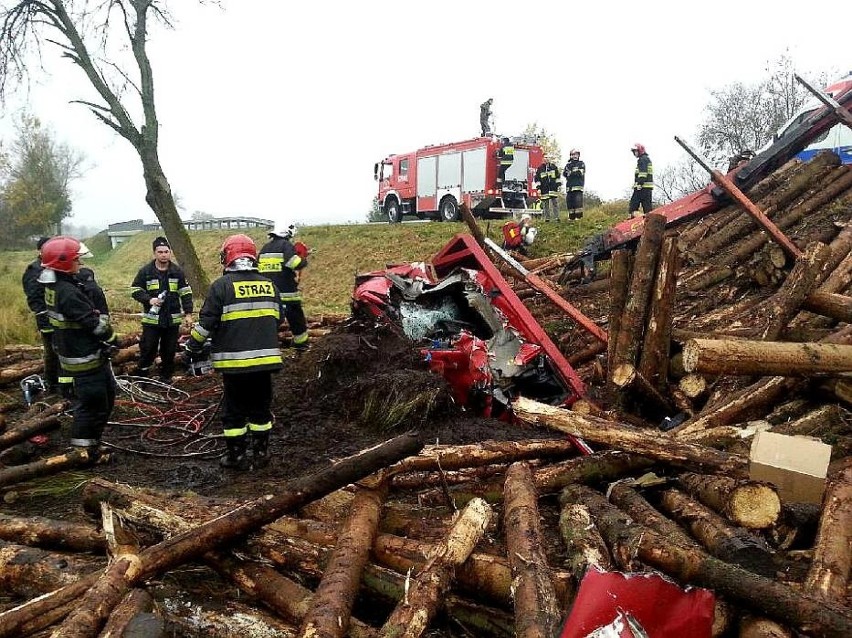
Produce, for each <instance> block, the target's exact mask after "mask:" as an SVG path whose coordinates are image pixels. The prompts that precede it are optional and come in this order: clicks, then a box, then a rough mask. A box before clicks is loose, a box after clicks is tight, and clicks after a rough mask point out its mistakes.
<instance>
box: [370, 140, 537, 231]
mask: <svg viewBox="0 0 852 638" xmlns="http://www.w3.org/2000/svg"><path fill="white" fill-rule="evenodd" d="M503 139H504V138H502V137H500V136H496V135H495V136H489V137H477V138H473V139H470V140H465V141H463V142H453V143H451V144H437V145H435V146H426V147H424V148H421V149H418V150H416V151H414V152H411V153H402V154H398V155H389V156H388V157H386V158H385V159H383V160H382V161H381V162H377V163H376V164H375V166H374V167H373V177H374V178H375V180H376V181H378V183H379V193H378V201H379V205H380V206H381V209H382V211H383V212H384V213H385V214H386V215H387V218H388V221H389V222H391V223H397V222H401V221H402V218H403V215H407V214H412V215H416V216H417V217H418V218H419V219H426V218H427V217H437V219H438V220H439V221H456V220H457V219H458V218H459V205H460V204H462V203H465V204H467V206H468V207H469V208H470V210H471V212H473V214H474V215H476V216H479V217H489V216H490V217H503V216H517V215H518V214H519V213H520V212H522V211H524V210H526V209H527V208H528V207H530V206H531V205H532V204H533V203H534V202H536V201H538V196H539V192H538V191H537V190H536V189H535V188H534V186H535V184H534V180H535V171H536V169H537V168H538V167H539V166H540V165H541V164H542V162H543V161H544V153H543V152H542V150H541V147H540V146H538V145H537V144H536V143H535V140H532V139H528V138H524V137H514V138H509V140H510V141H511V142H512V145H513V146H514V149H515V153H514V160H513V162H512V164H511V165H510V166H509V167H508V168H507V169H506V172H505V175H504V176H503V178H502V182H501V180H500V156H499V153H500V149H501V148H502V146H503V141H502V140H503Z"/></svg>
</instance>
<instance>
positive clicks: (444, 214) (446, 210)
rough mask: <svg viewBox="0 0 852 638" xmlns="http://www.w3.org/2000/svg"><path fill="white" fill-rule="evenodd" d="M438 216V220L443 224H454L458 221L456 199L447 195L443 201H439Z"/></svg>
mask: <svg viewBox="0 0 852 638" xmlns="http://www.w3.org/2000/svg"><path fill="white" fill-rule="evenodd" d="M438 210H439V215H438V219H440V220H441V221H443V222H454V221H458V218H459V205H458V204H457V203H456V198H455V197H453V196H451V195H447V196H446V197H445V198H444V199H442V200H441V206H440V207H439V209H438Z"/></svg>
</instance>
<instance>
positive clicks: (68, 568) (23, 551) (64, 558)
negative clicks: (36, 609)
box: [0, 541, 104, 598]
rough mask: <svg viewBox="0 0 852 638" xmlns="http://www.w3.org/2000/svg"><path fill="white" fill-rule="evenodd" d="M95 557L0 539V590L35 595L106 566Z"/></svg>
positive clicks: (49, 590) (17, 594)
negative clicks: (38, 547) (48, 549)
mask: <svg viewBox="0 0 852 638" xmlns="http://www.w3.org/2000/svg"><path fill="white" fill-rule="evenodd" d="M103 564H104V561H103V560H101V559H98V558H94V557H92V556H85V555H77V554H67V553H58V552H49V551H46V550H43V549H35V548H33V547H27V546H25V545H16V544H14V543H6V542H2V541H0V591H3V592H4V593H6V594H14V595H16V596H21V597H27V598H33V597H35V596H40V595H42V594H45V593H48V592H51V591H53V590H54V589H57V588H58V587H63V586H65V585H68V584H70V583H74V582H76V581H77V580H78V579H79V578H80V577H81V576H85V575H86V574H90V573H92V572H94V571H96V570H98V569H99V568H101V567H103Z"/></svg>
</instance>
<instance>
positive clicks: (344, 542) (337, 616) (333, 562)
mask: <svg viewBox="0 0 852 638" xmlns="http://www.w3.org/2000/svg"><path fill="white" fill-rule="evenodd" d="M386 496H387V485H386V484H385V485H384V486H383V487H382V488H379V489H377V490H359V491H358V492H357V493H356V494H355V499H354V500H353V501H352V511H351V513H350V516H349V518H348V519H347V520H346V522H345V523H344V525H343V527H342V528H341V530H340V534H339V535H338V537H337V543H336V545H335V547H334V550H333V551H332V554H331V557H330V558H329V560H328V564H327V566H326V569H325V573H324V574H323V577H322V580H321V581H320V584H319V585H318V586H317V589H316V592H315V593H314V597H313V600H312V601H311V608H310V609H309V610H308V613H307V615H306V617H305V618H304V620H303V621H302V626H301V627H300V629H299V635H300V636H302V638H313V637H316V638H335V637H339V638H342V637H343V636H346V635H347V633H348V631H349V618H350V615H351V614H352V606H353V605H354V603H355V596H356V595H357V593H358V585H359V582H360V580H361V572H362V571H363V570H364V566H365V565H366V564H367V560H368V558H369V555H370V548H371V547H372V546H373V542H374V541H375V539H376V534H377V532H378V525H379V516H380V514H381V509H382V503H383V502H384V500H385V497H386Z"/></svg>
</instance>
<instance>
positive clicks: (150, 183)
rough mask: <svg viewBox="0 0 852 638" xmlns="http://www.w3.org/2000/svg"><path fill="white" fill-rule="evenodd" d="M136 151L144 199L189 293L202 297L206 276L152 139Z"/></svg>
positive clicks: (204, 292)
mask: <svg viewBox="0 0 852 638" xmlns="http://www.w3.org/2000/svg"><path fill="white" fill-rule="evenodd" d="M155 125H156V123H155ZM155 135H156V134H155ZM136 150H137V152H138V153H139V158H140V160H141V161H142V173H143V175H144V177H145V187H146V189H147V193H146V194H145V201H146V202H147V203H148V206H150V207H151V210H153V211H154V214H155V215H156V216H157V219H158V220H159V221H160V224H161V225H162V226H163V232H165V234H166V238H168V240H169V244H171V247H172V251H173V252H174V254H175V257H176V258H177V260H178V261H179V262H180V265H181V268H183V271H184V273H185V274H186V280H187V281H188V282H189V285H190V286H191V287H192V291H193V293H194V294H195V295H196V296H197V297H198V298H201V299H203V298H205V297H207V292H208V290H209V289H210V279H209V278H208V277H207V273H206V272H204V268H202V267H201V261H200V260H199V259H198V254H197V253H196V252H195V247H194V246H193V245H192V241H191V240H190V238H189V233H188V232H187V230H186V227H185V226H184V225H183V222H182V221H181V219H180V214H179V213H178V210H177V207H176V206H175V200H174V197H173V196H172V189H171V186H170V185H169V181H168V180H167V179H166V175H165V173H164V172H163V169H162V167H161V166H160V158H159V156H158V153H157V142H156V139H154V140H153V143H150V142H148V141H145V142H141V143H140V145H139V146H137V148H136Z"/></svg>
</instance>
